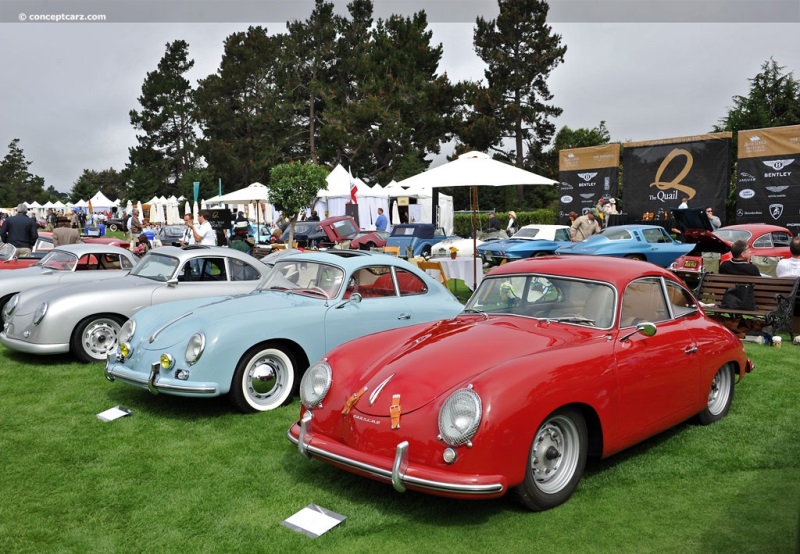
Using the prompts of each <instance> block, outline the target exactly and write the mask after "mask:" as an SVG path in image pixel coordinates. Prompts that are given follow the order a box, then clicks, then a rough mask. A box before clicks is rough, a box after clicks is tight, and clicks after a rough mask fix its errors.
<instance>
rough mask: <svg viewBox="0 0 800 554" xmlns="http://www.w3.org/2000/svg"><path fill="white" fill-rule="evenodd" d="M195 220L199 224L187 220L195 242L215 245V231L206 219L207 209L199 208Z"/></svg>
mask: <svg viewBox="0 0 800 554" xmlns="http://www.w3.org/2000/svg"><path fill="white" fill-rule="evenodd" d="M197 221H198V222H200V225H195V224H194V223H192V222H191V221H190V222H189V228H190V229H191V230H192V236H193V238H194V243H195V244H205V245H207V246H215V245H216V244H217V232H216V231H214V228H213V227H212V226H211V222H210V221H208V210H200V213H199V214H198V215H197Z"/></svg>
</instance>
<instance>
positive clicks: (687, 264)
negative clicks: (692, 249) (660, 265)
mask: <svg viewBox="0 0 800 554" xmlns="http://www.w3.org/2000/svg"><path fill="white" fill-rule="evenodd" d="M683 267H689V268H694V267H697V260H686V262H685V263H684V264H683Z"/></svg>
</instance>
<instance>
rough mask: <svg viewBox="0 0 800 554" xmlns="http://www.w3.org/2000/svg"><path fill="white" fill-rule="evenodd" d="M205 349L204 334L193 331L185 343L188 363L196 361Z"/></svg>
mask: <svg viewBox="0 0 800 554" xmlns="http://www.w3.org/2000/svg"><path fill="white" fill-rule="evenodd" d="M205 349H206V336H205V335H204V334H203V333H195V334H194V335H192V336H191V337H190V338H189V343H188V344H187V345H186V361H187V362H189V363H190V364H193V363H195V362H197V360H199V359H200V356H202V355H203V350H205Z"/></svg>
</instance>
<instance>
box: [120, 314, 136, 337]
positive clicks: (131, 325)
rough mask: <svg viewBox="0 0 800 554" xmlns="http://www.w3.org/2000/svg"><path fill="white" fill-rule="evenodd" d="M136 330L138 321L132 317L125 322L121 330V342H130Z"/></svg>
mask: <svg viewBox="0 0 800 554" xmlns="http://www.w3.org/2000/svg"><path fill="white" fill-rule="evenodd" d="M135 332H136V322H134V321H133V320H132V319H129V320H128V321H126V322H125V324H124V325H123V326H122V329H120V330H119V342H120V343H123V342H128V341H129V340H131V339H132V338H133V334H134V333H135Z"/></svg>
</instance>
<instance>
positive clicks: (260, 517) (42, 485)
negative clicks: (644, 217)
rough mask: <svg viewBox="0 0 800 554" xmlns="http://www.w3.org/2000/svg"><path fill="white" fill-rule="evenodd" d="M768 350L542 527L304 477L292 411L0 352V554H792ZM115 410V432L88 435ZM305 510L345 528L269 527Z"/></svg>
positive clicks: (798, 448) (787, 475) (523, 517)
mask: <svg viewBox="0 0 800 554" xmlns="http://www.w3.org/2000/svg"><path fill="white" fill-rule="evenodd" d="M784 343H785V344H784V346H783V348H781V349H777V348H770V347H768V346H761V345H755V344H748V345H747V350H748V353H749V354H750V355H751V357H752V358H753V360H754V361H755V363H756V370H755V372H753V373H752V374H750V375H749V376H748V377H747V378H746V379H745V380H744V381H743V382H742V383H740V384H739V385H737V387H736V394H735V399H734V403H733V408H732V410H731V412H730V415H729V416H728V417H727V418H726V419H725V420H723V421H721V422H719V423H717V424H715V425H711V426H709V427H697V426H693V425H690V424H683V425H679V426H678V427H676V428H674V429H672V430H670V431H669V432H667V433H665V434H663V435H661V436H660V437H657V438H655V439H652V440H649V441H647V442H645V443H643V444H640V445H638V446H637V447H635V448H633V449H631V450H629V451H626V452H623V453H622V454H619V455H617V456H614V457H611V458H609V459H607V460H604V461H602V462H599V463H595V464H592V465H590V466H589V469H588V472H587V474H586V475H585V477H584V479H583V481H582V483H581V485H580V486H579V488H578V490H577V492H576V493H575V495H574V496H573V497H572V499H571V500H570V501H569V502H567V503H566V504H565V505H563V506H561V507H559V508H557V509H555V510H551V511H549V512H544V513H530V512H527V511H524V510H523V509H521V508H520V507H518V506H517V505H516V504H514V503H512V502H510V501H509V500H506V499H500V500H492V501H456V500H449V499H443V498H436V497H432V496H427V495H423V494H418V493H413V492H408V493H405V494H398V493H396V492H394V490H393V489H392V488H391V486H389V485H384V484H381V483H377V482H373V481H369V480H366V479H362V478H359V477H356V476H354V475H350V474H348V473H345V472H343V471H340V470H337V469H335V468H333V467H330V466H327V465H325V464H323V463H321V462H317V461H311V460H307V459H305V458H303V457H301V456H300V455H299V454H298V452H297V451H296V449H295V448H294V447H293V446H292V445H291V444H290V443H289V442H288V441H287V440H286V430H287V429H288V427H289V426H290V425H291V423H292V422H293V421H294V420H295V419H296V418H297V417H298V414H299V401H297V400H295V402H294V403H293V404H292V405H290V406H287V407H285V408H281V409H279V410H276V411H274V412H269V413H265V414H257V415H252V416H245V415H241V414H239V413H238V412H236V411H234V410H233V409H232V408H230V407H229V405H228V403H227V402H226V401H225V399H215V400H189V399H181V398H175V397H168V396H163V395H162V396H158V397H155V396H152V395H150V394H149V393H147V392H145V391H142V390H138V389H134V388H132V387H128V386H126V385H123V384H120V383H109V382H108V381H106V380H105V378H104V377H103V374H102V365H100V364H94V365H81V364H77V363H73V362H72V361H71V360H70V359H68V358H66V357H34V356H27V355H22V354H16V353H11V352H10V351H8V350H5V349H3V348H2V347H0V383H2V385H0V386H1V387H2V389H0V398H1V399H2V410H1V411H0V457H1V458H2V463H0V491H1V492H0V494H2V499H1V500H0V552H3V553H6V552H37V553H38V552H80V553H84V552H312V551H314V552H316V551H323V552H346V553H350V552H413V553H420V552H450V551H467V552H482V551H487V552H489V551H491V552H532V551H539V550H543V551H546V552H554V553H560V552H564V553H583V552H609V553H611V552H613V553H620V552H631V553H648V552H654V553H661V552H679V553H682V554H683V553H703V554H705V553H713V552H731V553H742V552H752V553H759V554H761V553H772V552H777V553H781V552H786V553H789V552H796V549H797V542H798V541H797V534H798V502H800V471H799V469H800V425H799V424H800V417H799V416H798V414H800V410H798V406H800V381H798V371H800V364H798V363H797V357H798V354H800V347H797V346H793V345H791V344H787V343H788V337H784ZM118 404H121V405H123V406H126V407H127V408H130V409H132V410H133V415H132V416H130V417H126V418H123V419H120V420H117V421H114V422H111V423H103V422H101V421H100V420H98V419H97V417H96V414H97V413H99V412H101V411H103V410H106V409H107V408H110V407H113V406H115V405H118ZM498 456H502V452H498ZM309 503H316V504H319V505H321V506H323V507H325V508H327V509H329V510H333V511H335V512H338V513H340V514H343V515H344V516H346V517H347V519H346V520H345V522H344V523H343V524H342V525H340V526H339V527H337V528H335V529H333V530H332V531H330V532H329V533H327V534H326V535H323V536H322V537H320V538H318V539H316V540H312V539H309V538H307V537H305V536H303V535H300V534H298V533H295V532H293V531H291V530H289V529H287V528H285V527H283V526H282V525H281V522H282V521H283V520H284V519H285V518H287V517H289V516H290V515H292V514H294V513H295V512H297V511H298V510H300V509H302V508H303V507H304V506H306V505H308V504H309Z"/></svg>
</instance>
